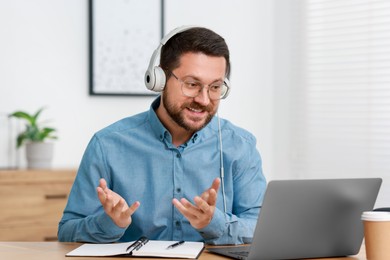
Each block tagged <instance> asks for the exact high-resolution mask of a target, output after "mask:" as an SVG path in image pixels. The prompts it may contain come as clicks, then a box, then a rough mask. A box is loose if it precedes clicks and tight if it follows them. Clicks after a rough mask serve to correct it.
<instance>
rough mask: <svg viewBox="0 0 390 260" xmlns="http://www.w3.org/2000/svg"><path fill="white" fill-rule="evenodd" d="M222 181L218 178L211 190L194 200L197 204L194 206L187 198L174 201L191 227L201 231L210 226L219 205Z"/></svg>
mask: <svg viewBox="0 0 390 260" xmlns="http://www.w3.org/2000/svg"><path fill="white" fill-rule="evenodd" d="M220 184H221V180H220V179H219V178H216V179H215V180H214V181H213V184H212V185H211V187H210V188H208V189H207V190H205V191H204V192H203V193H202V194H201V195H200V196H196V197H195V198H194V202H195V204H192V203H191V202H189V201H188V200H186V199H185V198H182V199H180V201H179V200H178V199H173V200H172V203H173V205H175V207H176V208H177V209H178V210H179V211H180V213H181V214H183V216H184V217H186V218H187V219H188V221H189V222H190V224H191V226H193V227H194V228H196V229H201V228H204V227H206V226H207V225H208V224H210V222H211V220H212V218H213V216H214V212H215V207H216V204H217V193H218V189H219V186H220Z"/></svg>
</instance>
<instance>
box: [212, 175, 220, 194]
mask: <svg viewBox="0 0 390 260" xmlns="http://www.w3.org/2000/svg"><path fill="white" fill-rule="evenodd" d="M220 185H221V179H220V178H215V179H214V181H213V184H211V189H214V190H215V191H216V192H218V190H219V187H220Z"/></svg>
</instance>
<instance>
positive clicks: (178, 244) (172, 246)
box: [167, 240, 184, 249]
mask: <svg viewBox="0 0 390 260" xmlns="http://www.w3.org/2000/svg"><path fill="white" fill-rule="evenodd" d="M182 244H184V241H183V240H182V241H179V242H177V243H174V244H172V245H170V246H168V247H167V249H172V248H175V247H177V246H180V245H182Z"/></svg>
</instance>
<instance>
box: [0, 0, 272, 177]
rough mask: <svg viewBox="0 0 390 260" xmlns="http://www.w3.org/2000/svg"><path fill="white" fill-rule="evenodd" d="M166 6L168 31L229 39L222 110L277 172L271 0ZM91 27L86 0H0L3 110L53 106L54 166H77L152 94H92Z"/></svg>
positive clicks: (173, 1)
mask: <svg viewBox="0 0 390 260" xmlns="http://www.w3.org/2000/svg"><path fill="white" fill-rule="evenodd" d="M165 8H166V13H165V25H166V28H165V31H166V32H167V31H169V30H171V29H173V28H174V27H176V26H179V25H182V24H199V25H203V26H206V27H209V28H211V29H213V30H215V31H216V32H218V33H219V34H221V35H222V36H223V37H224V38H225V39H226V41H227V43H228V45H229V47H230V51H231V60H232V76H231V81H232V84H233V90H232V93H231V95H230V96H229V98H228V99H227V100H225V101H223V102H222V104H221V110H220V111H221V113H220V114H221V116H222V117H224V118H227V119H229V120H231V121H232V122H233V123H236V124H237V125H240V126H242V127H244V128H246V129H248V130H249V131H251V132H252V133H253V134H254V135H255V136H256V137H257V138H258V147H259V149H260V151H261V153H262V156H263V161H264V170H265V172H266V174H267V176H269V177H270V178H272V175H273V173H272V167H273V166H272V164H273V157H272V154H273V149H272V147H273V144H272V138H273V134H272V133H273V128H272V125H273V117H272V112H273V82H272V81H273V76H272V75H273V57H272V55H273V40H272V39H273V33H272V26H273V16H272V10H273V3H272V0H263V1H257V0H244V1H234V0H214V1H207V0H197V1H189V0H169V1H166V6H165ZM87 25H88V24H87V1H86V0H84V1H80V0H12V1H7V0H0V37H1V40H0V57H1V58H0V113H10V112H13V111H15V110H19V109H22V110H27V111H31V112H32V111H35V110H37V109H38V108H40V107H42V106H46V107H47V109H46V110H45V111H44V113H43V114H42V117H44V118H46V119H51V120H52V121H51V122H50V123H51V125H52V126H55V127H56V128H57V129H58V135H59V139H58V141H56V147H55V158H54V162H53V166H54V167H77V166H78V164H79V161H80V159H81V156H82V154H83V151H84V149H85V146H86V145H87V143H88V141H89V139H90V137H91V136H92V134H93V133H94V132H96V131H97V130H99V129H100V128H102V127H104V126H106V125H107V124H109V123H112V122H114V121H116V120H118V119H120V118H122V117H125V116H129V115H133V114H136V113H138V112H141V111H144V110H146V109H148V107H149V105H150V103H151V101H152V99H153V98H151V97H129V96H126V97H100V96H89V95H88V55H87V53H88V27H87ZM156 46H157V43H156ZM146 66H147V64H145V68H146ZM22 164H23V162H22Z"/></svg>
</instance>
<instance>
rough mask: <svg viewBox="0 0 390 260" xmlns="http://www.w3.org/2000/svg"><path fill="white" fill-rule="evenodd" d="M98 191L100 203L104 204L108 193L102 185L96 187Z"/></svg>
mask: <svg viewBox="0 0 390 260" xmlns="http://www.w3.org/2000/svg"><path fill="white" fill-rule="evenodd" d="M96 191H97V194H98V198H99V200H100V203H101V204H102V205H103V204H104V203H105V202H106V194H105V193H104V191H103V189H102V188H101V187H100V186H99V187H97V188H96Z"/></svg>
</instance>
